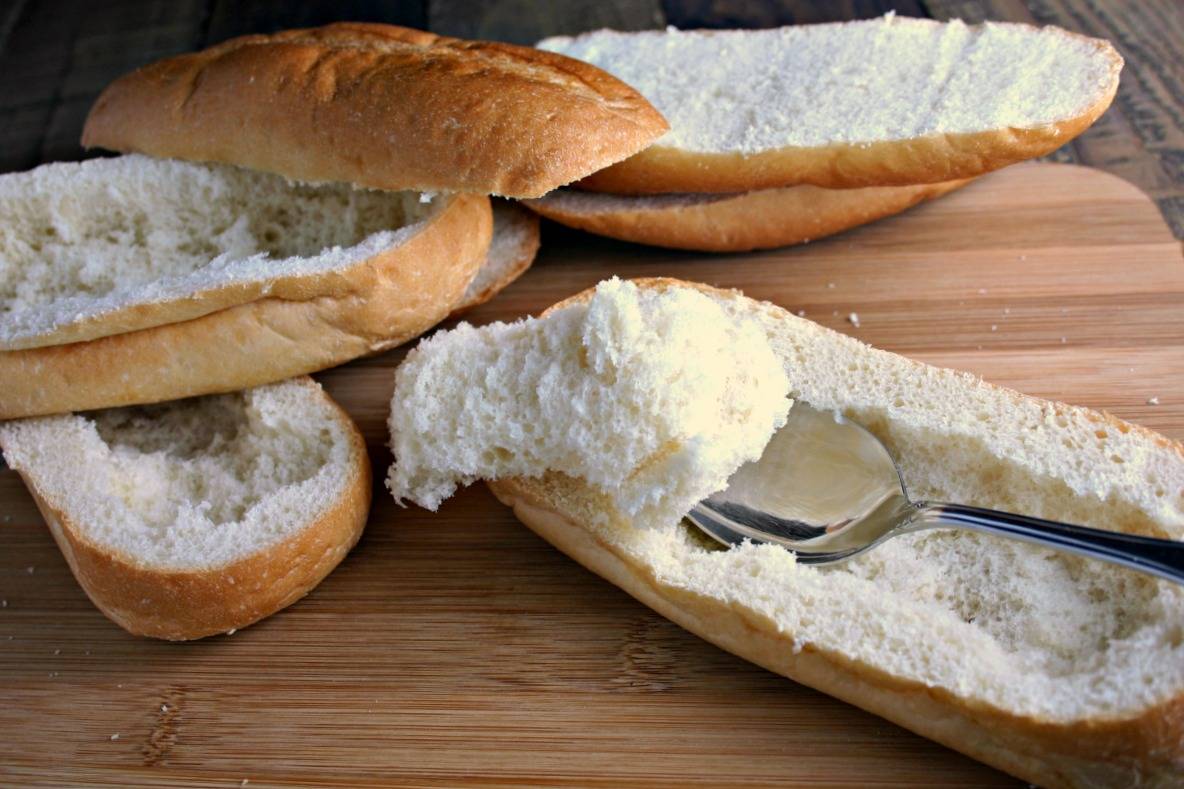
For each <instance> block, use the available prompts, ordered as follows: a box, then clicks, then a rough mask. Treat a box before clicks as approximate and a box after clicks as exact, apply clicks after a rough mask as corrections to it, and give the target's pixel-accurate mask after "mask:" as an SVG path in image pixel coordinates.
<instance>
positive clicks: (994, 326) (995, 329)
mask: <svg viewBox="0 0 1184 789" xmlns="http://www.w3.org/2000/svg"><path fill="white" fill-rule="evenodd" d="M991 331H999V326H998V325H996V324H994V323H992V324H991Z"/></svg>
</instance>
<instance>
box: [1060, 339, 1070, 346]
mask: <svg viewBox="0 0 1184 789" xmlns="http://www.w3.org/2000/svg"><path fill="white" fill-rule="evenodd" d="M1067 342H1068V340H1067V339H1065V338H1064V337H1062V338H1061V345H1064V344H1065V343H1067Z"/></svg>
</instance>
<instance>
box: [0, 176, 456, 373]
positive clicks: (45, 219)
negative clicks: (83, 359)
mask: <svg viewBox="0 0 1184 789" xmlns="http://www.w3.org/2000/svg"><path fill="white" fill-rule="evenodd" d="M438 208H439V203H437V204H436V205H435V206H433V202H432V201H430V200H429V201H427V202H423V201H421V199H420V195H419V194H418V193H415V192H380V191H375V190H367V189H355V188H353V187H351V186H349V185H348V184H318V185H310V184H296V183H291V182H289V181H287V180H286V179H284V178H282V177H280V176H276V175H269V174H266V173H258V172H252V171H250V170H243V169H240V168H237V167H227V166H212V165H201V164H193V163H189V162H182V161H177V160H167V159H152V158H150V157H147V156H140V155H134V154H133V155H129V156H122V157H118V158H114V159H95V160H91V161H87V162H82V163H64V164H50V165H45V166H43V167H39V168H37V169H35V170H32V171H29V172H26V173H18V174H13V175H6V176H3V177H0V213H2V214H3V215H4V217H5V222H4V224H3V227H2V228H0V350H15V349H20V348H29V347H38V346H42V345H47V344H58V343H60V342H64V341H78V340H87V339H93V338H95V337H99V336H104V335H105V334H107V333H110V332H111V330H112V329H118V330H119V331H128V330H132V329H136V328H145V327H147V326H150V325H153V324H154V323H156V322H157V321H156V320H154V316H155V313H154V312H151V311H150V310H148V309H147V308H148V307H149V306H150V305H163V304H168V303H173V304H174V305H176V304H177V302H181V301H183V300H187V299H188V300H191V301H192V300H194V295H195V294H204V295H203V297H202V298H201V299H198V300H196V301H197V302H198V303H193V304H190V305H188V306H187V307H181V306H179V305H177V309H178V310H180V311H179V312H176V311H172V312H170V313H167V314H162V315H161V316H159V317H160V318H161V319H164V318H165V317H167V318H168V320H167V321H166V322H174V321H175V320H177V319H179V318H190V317H197V316H198V315H200V314H203V313H205V312H208V311H210V310H212V309H215V308H219V307H225V306H230V305H232V304H235V303H240V302H242V301H244V300H250V297H251V293H252V287H259V283H260V282H278V281H280V280H283V279H287V278H294V277H314V276H319V275H324V274H326V273H328V272H331V271H333V270H339V271H340V270H345V269H348V268H349V267H350V266H351V265H355V264H359V263H361V262H363V261H365V260H367V259H368V258H371V257H373V256H374V255H376V254H378V253H380V252H382V251H383V250H385V249H387V248H389V247H392V246H395V245H397V244H398V243H400V241H401V240H402V239H403V238H404V237H405V236H407V235H408V234H409V233H410V232H411V226H414V225H416V224H417V223H418V222H420V221H422V220H423V219H425V218H427V217H428V216H431V215H432V213H433V210H434V209H438ZM215 292H217V293H218V295H217V296H215V295H214V293H215Z"/></svg>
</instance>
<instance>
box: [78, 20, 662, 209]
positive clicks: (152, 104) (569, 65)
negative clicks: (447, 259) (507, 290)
mask: <svg viewBox="0 0 1184 789" xmlns="http://www.w3.org/2000/svg"><path fill="white" fill-rule="evenodd" d="M667 128H668V127H667V125H666V122H665V121H664V120H663V119H662V116H661V115H660V114H659V113H658V112H657V111H656V110H655V109H654V108H653V107H652V106H650V104H649V103H648V102H647V101H646V100H645V99H644V98H642V97H641V96H640V95H639V94H638V93H637V91H636V90H634V89H633V88H631V87H629V86H628V85H626V84H624V83H623V82H621V81H620V80H618V79H616V78H614V77H612V76H610V75H609V74H606V73H605V72H604V71H601V70H600V69H598V68H595V67H593V66H590V65H588V64H586V63H581V62H579V61H577V60H572V59H571V58H566V57H563V56H560V55H556V54H552V53H549V52H541V51H539V50H536V49H531V48H530V47H519V46H513V45H510V44H499V43H492V42H485V41H463V40H461V39H456V38H446V37H443V36H437V35H435V34H433V33H426V32H423V31H421V30H412V29H409V28H404V27H396V26H394V25H382V24H367V23H357V22H343V23H338V24H333V25H327V26H325V27H320V28H311V29H307V30H285V31H281V32H278V33H272V34H270V35H250V36H243V37H241V38H234V39H231V40H229V41H225V42H223V43H221V44H218V45H216V46H213V47H210V48H209V49H205V50H202V51H201V52H193V53H189V54H185V55H179V56H177V57H172V58H168V59H166V60H161V61H158V62H156V63H151V64H149V65H147V66H144V67H143V68H140V69H138V70H136V71H134V72H132V73H130V74H127V75H125V76H123V77H121V78H120V79H118V80H116V81H115V82H113V83H112V84H111V85H110V86H108V87H107V89H106V90H105V91H103V93H102V95H100V96H99V98H98V100H97V101H96V102H95V106H94V107H93V108H92V109H91V112H90V115H89V116H88V117H87V120H86V128H85V129H84V130H83V133H82V144H83V145H85V146H87V147H88V148H89V147H94V146H98V147H101V148H108V149H111V150H116V151H124V152H131V151H137V152H140V153H147V154H151V155H153V156H161V157H176V158H180V159H194V160H198V161H210V162H222V163H225V164H237V165H240V166H243V167H249V168H251V169H253V170H264V171H267V172H274V173H280V174H282V175H285V176H287V177H289V178H294V179H298V180H301V181H344V182H349V183H355V184H359V185H362V186H368V187H374V188H379V189H416V190H423V191H440V192H471V193H479V194H498V195H505V196H507V197H538V196H539V195H542V194H545V193H546V192H549V191H550V190H552V189H554V188H556V187H558V186H562V185H563V184H566V183H570V182H572V181H575V180H576V179H578V178H580V177H582V176H585V175H587V174H589V173H592V172H595V171H596V170H599V169H601V168H603V167H607V166H608V165H610V164H612V163H613V162H617V161H620V160H621V159H624V158H625V157H627V156H629V155H631V154H634V153H636V152H637V151H639V150H641V149H642V148H644V147H645V146H647V145H649V144H650V143H651V142H652V141H653V140H654V139H656V138H657V137H658V136H660V135H661V134H662V133H663V132H664V131H666V129H667Z"/></svg>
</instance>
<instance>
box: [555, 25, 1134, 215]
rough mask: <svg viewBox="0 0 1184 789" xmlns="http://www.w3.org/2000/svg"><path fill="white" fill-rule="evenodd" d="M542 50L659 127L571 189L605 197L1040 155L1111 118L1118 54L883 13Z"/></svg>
mask: <svg viewBox="0 0 1184 789" xmlns="http://www.w3.org/2000/svg"><path fill="white" fill-rule="evenodd" d="M539 46H540V47H542V48H543V49H547V50H549V51H554V52H561V53H563V54H565V55H570V56H571V57H575V58H579V59H580V60H584V61H587V62H589V63H592V64H594V65H597V66H599V67H601V68H603V69H605V70H606V71H609V72H610V73H612V74H615V75H616V76H618V77H620V78H621V79H623V80H624V81H625V82H628V83H629V84H630V85H633V86H634V87H635V88H637V89H638V90H639V91H640V92H641V93H642V94H643V95H644V96H645V97H646V98H647V99H649V100H650V101H651V102H652V103H653V104H654V106H655V107H657V108H658V110H659V111H661V112H662V113H663V114H664V115H665V116H666V118H667V120H668V121H669V122H670V131H669V132H668V133H667V134H666V135H665V136H663V137H661V138H660V139H659V140H658V141H657V142H655V143H654V144H653V145H652V146H650V147H649V148H646V149H645V150H643V151H642V152H640V153H639V154H637V155H635V156H633V157H631V158H629V159H627V160H625V161H624V162H621V163H619V164H616V165H613V166H612V167H609V168H607V169H605V170H602V171H600V172H598V173H595V174H593V175H592V176H589V177H588V178H586V179H584V180H583V181H582V182H581V183H580V185H581V186H582V187H585V188H588V189H593V190H595V191H601V192H613V193H618V194H643V193H644V194H654V193H666V192H746V191H751V190H755V189H769V188H777V187H783V186H792V185H796V184H813V185H815V186H824V187H829V188H849V187H862V186H892V185H906V184H916V183H936V182H940V181H951V180H956V179H961V178H969V177H973V176H976V175H981V174H982V173H985V172H988V171H990V170H994V169H997V168H999V167H1003V166H1005V165H1007V164H1011V163H1013V162H1017V161H1020V160H1022V159H1028V158H1032V157H1036V156H1041V155H1044V154H1046V153H1049V152H1050V151H1052V150H1054V149H1056V148H1058V147H1060V146H1061V145H1063V144H1065V143H1066V142H1068V141H1069V140H1071V139H1073V138H1074V137H1075V136H1077V135H1078V134H1080V133H1081V132H1082V131H1083V130H1084V129H1086V128H1087V127H1088V126H1089V125H1090V124H1091V123H1093V121H1094V120H1096V119H1097V117H1098V116H1099V115H1101V114H1102V112H1104V111H1105V109H1106V107H1108V106H1109V104H1110V101H1111V99H1112V98H1113V97H1114V92H1115V90H1116V89H1117V87H1118V73H1119V71H1120V70H1121V68H1122V58H1121V57H1120V56H1119V54H1118V53H1117V52H1116V51H1115V49H1114V47H1112V46H1111V45H1110V44H1109V43H1108V42H1106V41H1102V40H1100V39H1092V38H1086V37H1084V36H1080V35H1076V34H1073V33H1069V32H1066V31H1064V30H1061V29H1058V28H1055V27H1044V28H1035V27H1031V26H1028V25H1020V24H1009V23H986V24H983V25H974V26H969V25H965V24H963V23H962V22H960V21H953V22H947V23H943V22H935V21H932V20H927V19H906V18H901V17H896V16H894V15H891V14H889V15H888V16H885V17H882V18H880V19H873V20H863V21H857V22H845V23H834V24H823V25H808V26H797V27H783V28H777V29H771V30H724V31H678V30H674V29H672V28H671V29H667V30H665V31H645V32H636V33H618V32H614V31H607V30H605V31H599V32H595V33H586V34H584V35H580V36H576V37H574V38H568V37H558V38H549V39H546V40H544V41H542V42H540V44H539Z"/></svg>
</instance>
